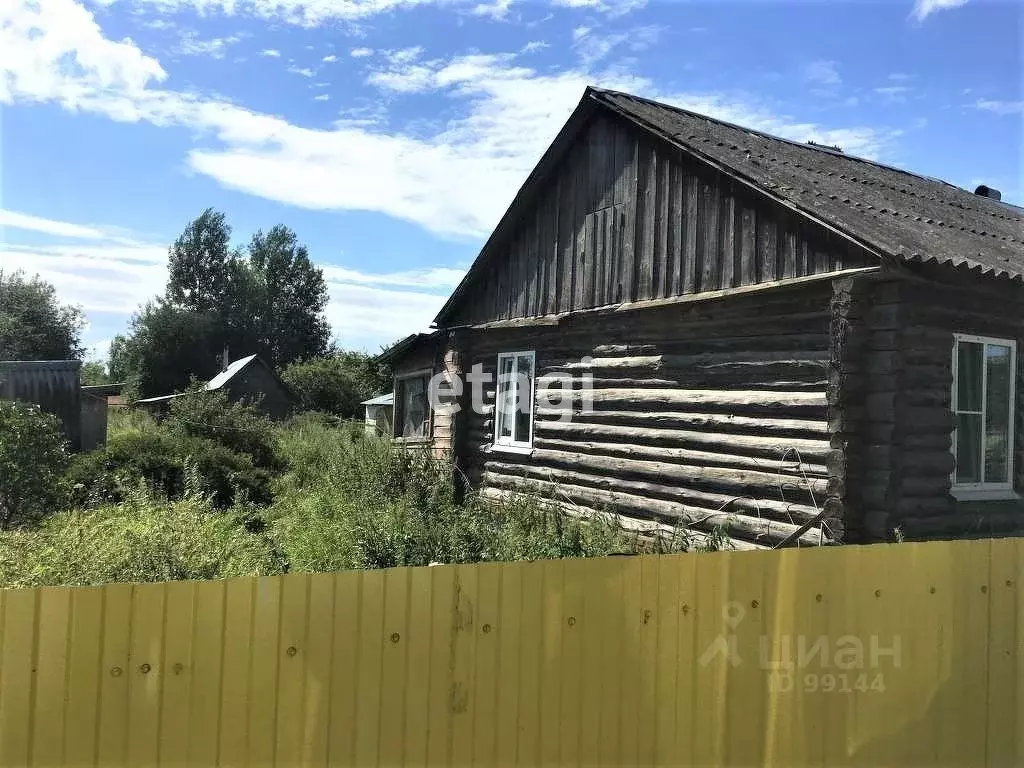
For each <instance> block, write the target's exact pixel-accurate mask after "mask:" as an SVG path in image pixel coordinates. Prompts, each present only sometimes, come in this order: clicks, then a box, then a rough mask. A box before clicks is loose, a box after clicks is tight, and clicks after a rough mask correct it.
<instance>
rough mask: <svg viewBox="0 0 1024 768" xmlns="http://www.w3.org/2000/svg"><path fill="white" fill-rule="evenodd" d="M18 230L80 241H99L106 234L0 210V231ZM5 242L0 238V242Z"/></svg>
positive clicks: (78, 226) (88, 228) (93, 228)
mask: <svg viewBox="0 0 1024 768" xmlns="http://www.w3.org/2000/svg"><path fill="white" fill-rule="evenodd" d="M6 228H10V229H20V230H24V231H26V232H41V233H42V234H45V235H56V236H57V237H74V238H78V239H81V240H99V239H101V238H104V237H106V236H107V234H106V233H105V232H104V231H103V230H101V229H97V228H96V227H83V226H81V225H79V224H71V223H69V222H66V221H54V220H53V219H44V218H40V217H39V216H32V215H30V214H27V213H18V212H17V211H5V210H3V209H0V230H2V229H6ZM4 240H6V238H5V237H2V236H0V241H4Z"/></svg>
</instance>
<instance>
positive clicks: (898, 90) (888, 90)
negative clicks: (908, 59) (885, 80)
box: [874, 85, 911, 101]
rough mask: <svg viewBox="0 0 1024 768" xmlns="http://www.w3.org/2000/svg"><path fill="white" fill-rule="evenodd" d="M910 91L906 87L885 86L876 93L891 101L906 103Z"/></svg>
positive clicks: (876, 89)
mask: <svg viewBox="0 0 1024 768" xmlns="http://www.w3.org/2000/svg"><path fill="white" fill-rule="evenodd" d="M910 90H911V89H910V88H909V87H908V86H906V85H885V86H882V87H880V88H875V89H874V91H875V93H877V94H878V95H879V96H884V97H885V98H886V99H888V100H889V101H906V100H907V94H908V93H910Z"/></svg>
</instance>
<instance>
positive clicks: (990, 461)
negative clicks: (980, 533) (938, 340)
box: [953, 336, 1016, 490]
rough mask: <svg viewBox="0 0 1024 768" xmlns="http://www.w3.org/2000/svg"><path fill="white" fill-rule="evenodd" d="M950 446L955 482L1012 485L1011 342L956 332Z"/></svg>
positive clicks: (1012, 374) (1012, 404)
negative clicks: (951, 440) (954, 465)
mask: <svg viewBox="0 0 1024 768" xmlns="http://www.w3.org/2000/svg"><path fill="white" fill-rule="evenodd" d="M954 349H955V352H954V361H953V362H954V365H955V367H956V375H955V380H954V382H953V415H954V432H953V451H954V453H955V455H956V469H955V470H954V473H953V480H954V483H955V484H957V485H968V486H976V487H977V489H978V490H985V489H986V486H988V487H996V486H998V487H999V488H1001V489H1006V488H1008V487H1010V486H1011V481H1012V480H1013V477H1012V455H1013V425H1014V415H1013V413H1014V402H1013V396H1014V387H1015V384H1014V373H1015V371H1014V366H1015V356H1016V350H1015V348H1014V346H1013V344H1012V343H1011V342H1006V341H1001V340H999V339H986V338H979V337H968V338H964V337H960V336H957V337H956V344H955V347H954Z"/></svg>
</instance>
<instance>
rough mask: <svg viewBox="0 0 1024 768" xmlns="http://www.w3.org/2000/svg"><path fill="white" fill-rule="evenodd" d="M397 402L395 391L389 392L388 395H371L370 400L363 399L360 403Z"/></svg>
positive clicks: (388, 403) (385, 403) (382, 403)
mask: <svg viewBox="0 0 1024 768" xmlns="http://www.w3.org/2000/svg"><path fill="white" fill-rule="evenodd" d="M394 404H395V393H394V392H388V393H387V394H386V395H377V396H376V397H371V398H370V399H369V400H363V402H362V403H360V405H394Z"/></svg>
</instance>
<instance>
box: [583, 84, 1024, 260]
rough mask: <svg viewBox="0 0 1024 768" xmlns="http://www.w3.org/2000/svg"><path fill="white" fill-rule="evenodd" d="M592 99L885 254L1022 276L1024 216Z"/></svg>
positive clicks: (711, 125) (742, 131) (790, 147)
mask: <svg viewBox="0 0 1024 768" xmlns="http://www.w3.org/2000/svg"><path fill="white" fill-rule="evenodd" d="M587 95H589V96H590V97H591V98H592V99H594V100H595V101H597V102H598V103H600V104H602V105H604V106H606V107H609V108H611V109H612V110H614V111H615V112H617V113H619V114H620V115H623V116H624V117H626V118H627V119H629V120H631V121H633V122H634V123H636V124H638V125H640V126H642V127H643V128H646V129H647V130H648V131H650V132H652V133H654V134H656V135H659V136H661V137H663V138H665V139H667V140H669V141H671V142H673V143H675V144H677V145H680V146H682V147H684V148H685V149H686V150H688V151H690V152H693V153H694V154H696V155H698V156H701V157H703V158H705V159H707V160H710V161H711V162H712V163H715V164H717V165H719V166H722V167H724V169H725V170H726V171H727V172H730V173H732V174H733V175H735V176H739V177H741V178H743V179H744V180H746V181H747V182H750V183H752V184H754V185H755V186H757V187H759V188H761V189H763V190H765V191H767V192H769V193H770V194H772V195H775V196H777V197H781V198H783V199H784V200H786V201H788V202H789V203H791V204H792V205H794V206H795V207H797V208H798V209H800V210H802V211H803V212H805V213H807V214H810V215H811V216H814V217H816V218H818V219H820V220H822V221H824V222H826V223H828V224H830V225H832V226H833V227H835V228H836V229H838V230H840V231H841V232H843V233H845V234H847V235H849V236H850V237H853V238H854V239H856V240H858V241H860V242H861V243H862V244H864V245H866V246H867V247H869V248H871V249H873V250H875V251H878V252H880V253H882V254H885V255H888V256H890V257H894V258H901V259H904V260H906V261H919V262H938V263H946V264H952V265H954V266H967V267H969V268H971V269H975V270H978V271H979V272H982V273H985V274H992V275H997V276H1003V277H1012V278H1018V279H1019V278H1021V276H1022V275H1024V209H1021V208H1018V207H1016V206H1012V205H1008V204H1005V203H1000V202H998V201H996V200H992V199H990V198H986V197H982V196H980V195H976V194H974V193H972V192H969V191H967V190H964V189H960V188H959V187H956V186H954V185H952V184H949V183H947V182H944V181H940V180H938V179H931V178H928V177H925V176H920V175H917V174H914V173H910V172H908V171H904V170H900V169H898V168H892V167H889V166H886V165H882V164H880V163H875V162H872V161H869V160H864V159H862V158H858V157H854V156H852V155H846V154H843V153H841V152H836V151H834V150H830V149H827V148H823V147H818V146H811V145H808V144H801V143H799V142H794V141H789V140H786V139H780V138H777V137H775V136H769V135H768V134H765V133H760V132H758V131H754V130H751V129H749V128H743V127H741V126H738V125H732V124H731V123H725V122H722V121H720V120H715V119H712V118H709V117H705V116H704V115H699V114H696V113H694V112H688V111H686V110H683V109H679V108H676V107H671V106H668V105H666V104H661V103H659V102H654V101H649V100H647V99H641V98H639V97H636V96H631V95H629V94H625V93H618V92H615V91H606V90H600V89H597V88H589V89H588V90H587ZM585 98H586V97H585Z"/></svg>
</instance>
